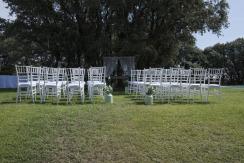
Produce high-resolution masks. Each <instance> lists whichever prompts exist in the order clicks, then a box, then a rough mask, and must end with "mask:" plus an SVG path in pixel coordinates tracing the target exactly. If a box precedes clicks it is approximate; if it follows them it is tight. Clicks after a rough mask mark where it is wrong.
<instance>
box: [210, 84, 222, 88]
mask: <svg viewBox="0 0 244 163" xmlns="http://www.w3.org/2000/svg"><path fill="white" fill-rule="evenodd" d="M208 87H209V88H219V87H220V85H219V84H209V85H208Z"/></svg>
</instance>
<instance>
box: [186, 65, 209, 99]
mask: <svg viewBox="0 0 244 163" xmlns="http://www.w3.org/2000/svg"><path fill="white" fill-rule="evenodd" d="M191 72H192V73H191V79H190V80H191V84H190V87H189V100H191V99H192V100H193V102H194V101H195V100H197V98H199V97H200V101H203V97H205V100H206V101H207V96H208V87H206V80H205V79H206V75H207V73H206V72H207V70H205V69H203V68H194V69H192V71H191Z"/></svg>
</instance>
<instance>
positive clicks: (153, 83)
mask: <svg viewBox="0 0 244 163" xmlns="http://www.w3.org/2000/svg"><path fill="white" fill-rule="evenodd" d="M222 75H223V69H203V68H194V69H182V68H170V69H164V68H150V69H144V70H132V71H131V77H130V82H129V93H131V94H135V95H136V97H137V98H143V97H144V96H145V95H146V92H147V90H148V88H149V87H154V89H155V94H154V98H155V99H156V100H160V101H168V102H170V101H172V100H184V101H192V100H193V101H194V100H195V99H197V98H198V97H200V100H201V101H205V102H207V101H208V96H209V94H210V93H211V92H210V90H214V93H215V94H218V95H219V94H220V88H221V78H222ZM211 88H213V89H211ZM198 99H199V98H198Z"/></svg>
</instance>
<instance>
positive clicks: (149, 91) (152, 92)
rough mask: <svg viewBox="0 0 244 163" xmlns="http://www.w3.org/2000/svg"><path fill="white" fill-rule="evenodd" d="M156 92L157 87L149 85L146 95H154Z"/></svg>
mask: <svg viewBox="0 0 244 163" xmlns="http://www.w3.org/2000/svg"><path fill="white" fill-rule="evenodd" d="M155 92H156V89H155V87H153V86H149V87H148V88H147V92H146V95H149V96H150V95H154V94H155Z"/></svg>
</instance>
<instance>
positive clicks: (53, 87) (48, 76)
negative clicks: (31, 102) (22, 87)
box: [42, 68, 62, 104]
mask: <svg viewBox="0 0 244 163" xmlns="http://www.w3.org/2000/svg"><path fill="white" fill-rule="evenodd" d="M59 72H60V71H59V68H47V69H46V71H45V80H44V90H43V97H42V102H45V101H46V98H47V97H49V96H51V97H56V102H57V104H58V102H59V100H60V98H61V89H62V82H60V81H59Z"/></svg>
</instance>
